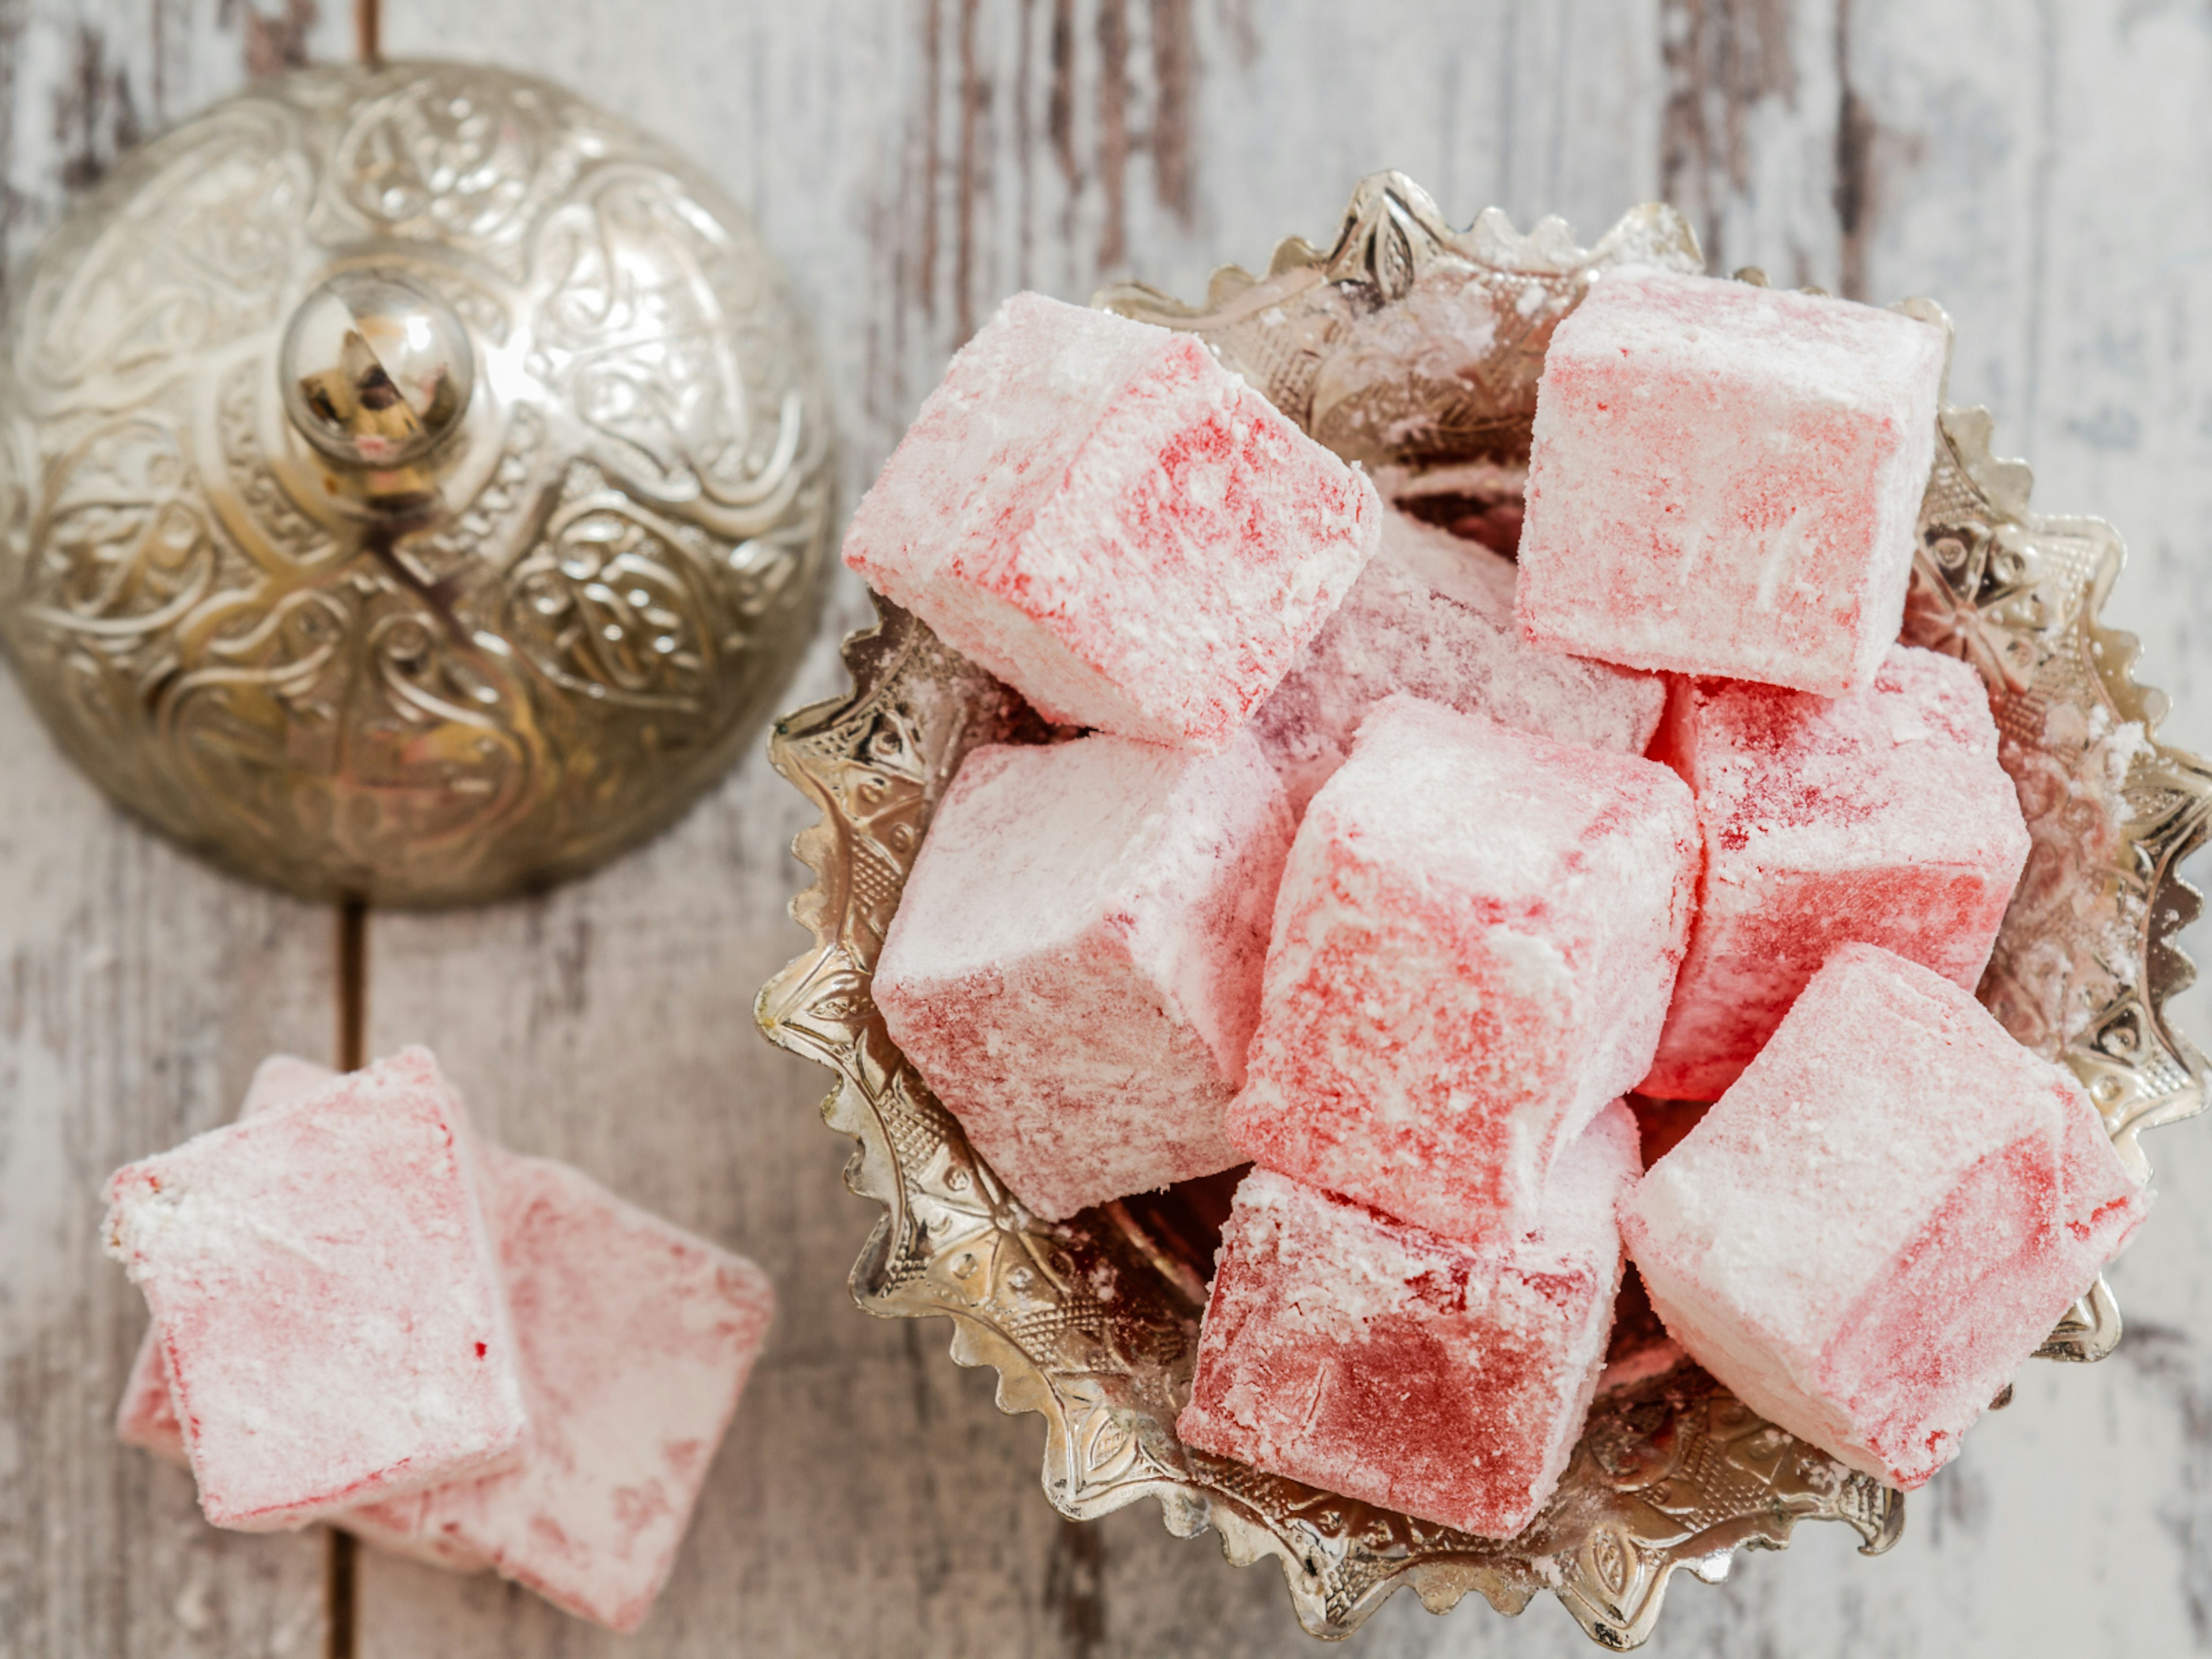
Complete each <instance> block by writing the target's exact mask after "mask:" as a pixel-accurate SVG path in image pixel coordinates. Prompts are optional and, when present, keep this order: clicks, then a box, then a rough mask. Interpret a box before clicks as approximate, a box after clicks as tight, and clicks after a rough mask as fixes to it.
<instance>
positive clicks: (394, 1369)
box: [107, 1049, 526, 1531]
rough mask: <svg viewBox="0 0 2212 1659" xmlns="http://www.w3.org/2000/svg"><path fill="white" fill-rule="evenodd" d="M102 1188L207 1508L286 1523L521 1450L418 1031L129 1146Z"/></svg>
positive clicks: (449, 1117)
mask: <svg viewBox="0 0 2212 1659" xmlns="http://www.w3.org/2000/svg"><path fill="white" fill-rule="evenodd" d="M108 1195H109V1200H110V1209H109V1212H108V1225H107V1237H108V1241H109V1248H110V1249H111V1250H112V1253H113V1254H114V1255H116V1256H117V1257H118V1260H120V1261H122V1262H123V1263H124V1265H125V1267H126V1268H127V1269H128V1271H129V1273H130V1274H131V1279H132V1280H133V1281H134V1282H136V1283H137V1285H139V1287H140V1288H141V1289H142V1290H143V1291H144V1292H145V1295H146V1300H147V1302H148V1304H149V1306H150V1307H151V1308H152V1310H153V1313H154V1319H155V1324H156V1326H157V1327H158V1328H159V1329H160V1331H161V1345H162V1349H163V1358H164V1360H165V1362H166V1364H167V1369H168V1374H169V1383H170V1389H171V1394H172V1397H173V1404H174V1411H175V1415H176V1419H177V1421H178V1423H179V1427H180V1428H181V1430H182V1432H183V1437H184V1442H185V1449H186V1451H187V1454H188V1455H189V1456H190V1458H191V1467H192V1473H193V1475H194V1477H195V1478H196V1480H197V1481H198V1484H199V1492H200V1506H201V1508H202V1510H204V1512H205V1514H206V1516H207V1517H208V1519H209V1520H210V1521H212V1522H215V1523H216V1525H217V1526H224V1527H231V1528H239V1529H240V1530H244V1531H268V1530H272V1529H274V1528H281V1527H289V1526H297V1525H299V1524H301V1523H302V1522H306V1521H309V1520H313V1519H315V1518H317V1517H319V1516H324V1515H327V1514H329V1513H330V1512H331V1511H332V1510H339V1509H346V1508H350V1507H353V1506H354V1505H356V1504H363V1503H368V1502H374V1501H377V1500H379V1499H381V1498H391V1497H398V1496H400V1495H402V1494H404V1493H406V1492H414V1491H419V1490H421V1489H422V1487H424V1486H432V1485H435V1484H437V1483H439V1482H441V1481H444V1480H453V1479H456V1478H459V1477H460V1476H464V1475H471V1474H482V1473H484V1472H487V1471H489V1470H490V1469H493V1468H498V1467H501V1466H502V1465H503V1464H505V1463H507V1462H510V1461H511V1460H512V1459H513V1457H514V1455H516V1453H517V1451H518V1449H519V1448H520V1444H521V1441H522V1437H523V1433H524V1430H525V1427H526V1419H525V1415H524V1408H523V1403H522V1393H521V1387H520V1382H519V1379H518V1377H517V1374H516V1370H515V1346H514V1342H513V1335H512V1334H511V1332H510V1329H509V1328H508V1324H507V1308H506V1301H505V1298H504V1297H502V1296H501V1292H500V1288H499V1284H498V1279H497V1274H496V1270H495V1265H494V1261H493V1257H492V1253H491V1244H490V1240H489V1237H488V1235H487V1233H486V1231H485V1228H484V1224H483V1216H482V1214H481V1212H479V1209H478V1207H477V1194H476V1187H475V1176H474V1170H473V1168H472V1164H471V1157H470V1152H469V1148H468V1146H467V1144H466V1141H465V1139H464V1138H463V1136H462V1135H461V1133H459V1106H458V1103H457V1102H456V1101H455V1100H454V1098H453V1093H452V1091H451V1090H450V1089H448V1088H447V1085H446V1083H445V1079H443V1078H441V1076H440V1075H439V1073H438V1069H437V1066H436V1063H435V1061H434V1060H431V1058H430V1056H429V1055H428V1054H426V1053H424V1052H423V1051H422V1050H421V1049H408V1050H406V1051H404V1052H403V1053H402V1054H398V1055H396V1056H394V1057H393V1058H392V1059H391V1060H385V1061H383V1062H381V1063H380V1064H379V1065H377V1066H373V1067H371V1068H370V1069H369V1070H368V1071H366V1072H362V1073H356V1074H354V1075H353V1076H350V1077H348V1078H344V1079H339V1080H337V1081H336V1082H334V1083H333V1084H331V1085H329V1086H328V1087H327V1088H325V1089H323V1090H319V1091H315V1092H314V1093H313V1094H311V1095H309V1096H308V1097H306V1098H305V1099H301V1100H298V1101H295V1102H294V1103H292V1104H290V1105H289V1106H285V1107H282V1108H279V1109H275V1110H272V1111H269V1112H264V1113H263V1114H261V1115H258V1116H257V1117H255V1118H253V1119H252V1120H250V1121H246V1122H242V1123H238V1124H234V1125H232V1126H231V1127H228V1128H223V1129H217V1130H214V1131H212V1132H211V1133H207V1134H204V1135H201V1136H199V1137H197V1139H193V1140H190V1141H187V1142H185V1144H184V1145H183V1146H179V1147H177V1148H175V1149H174V1150H173V1151H171V1152H164V1153H162V1154H161V1155H160V1156H158V1157H155V1158H147V1159H144V1160H143V1161H141V1162H139V1163H137V1164H131V1165H128V1166H127V1167H125V1168H124V1169H123V1170H118V1172H117V1173H116V1175H115V1176H113V1177H112V1180H111V1181H110V1182H109V1187H108Z"/></svg>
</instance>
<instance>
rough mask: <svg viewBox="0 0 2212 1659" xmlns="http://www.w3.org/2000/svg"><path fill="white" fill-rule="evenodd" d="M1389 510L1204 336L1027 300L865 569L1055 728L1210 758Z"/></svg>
mask: <svg viewBox="0 0 2212 1659" xmlns="http://www.w3.org/2000/svg"><path fill="white" fill-rule="evenodd" d="M1382 516H1383V509H1382V503H1381V502H1380V501H1379V500H1378V499H1377V498H1376V494H1375V489H1374V486H1373V485H1371V484H1370V483H1368V481H1367V479H1366V477H1364V475H1363V474H1361V473H1359V472H1357V471H1353V470H1352V468H1350V467H1347V466H1346V465H1345V464H1344V463H1343V462H1342V461H1340V460H1339V459H1337V458H1336V457H1335V456H1334V455H1332V454H1330V453H1328V451H1327V450H1325V449H1323V448H1322V447H1321V446H1320V445H1318V444H1316V443H1315V442H1314V441H1312V440H1311V439H1310V438H1308V437H1307V436H1306V435H1304V433H1302V432H1300V431H1299V430H1298V429H1297V427H1295V426H1293V425H1292V424H1291V422H1289V421H1288V420H1287V419H1285V417H1284V416H1282V415H1281V414H1280V413H1279V411H1278V410H1276V409H1275V408H1274V406H1273V404H1269V403H1268V402H1267V399H1266V398H1263V397H1261V395H1260V393H1258V392H1255V391H1254V390H1253V389H1252V388H1251V387H1250V386H1247V385H1246V384H1245V383H1244V382H1243V380H1239V379H1238V378H1237V376H1236V375H1234V374H1231V373H1230V372H1229V371H1228V370H1227V369H1225V368H1223V367H1222V366H1221V365H1220V364H1219V363H1218V362H1215V361H1214V358H1213V356H1212V354H1211V353H1210V352H1209V351H1207V349H1206V347H1205V346H1204V345H1203V344H1202V343H1200V341H1199V340H1198V339H1197V338H1196V337H1194V336H1193V335H1189V334H1179V333H1175V332H1172V331H1170V330H1167V329H1164V328H1156V327H1154V326H1152V325H1150V324H1147V323H1138V322H1132V321H1130V320H1129V319H1126V318H1122V317H1116V316H1113V315H1111V314H1110V313H1106V312H1103V311H1092V310H1089V309H1086V308H1085V307H1081V306H1072V305H1066V304H1064V303H1062V302H1060V301H1056V300H1048V299H1046V298H1045V297H1043V296H1042V295H1036V294H1019V295H1015V296H1014V297H1013V298H1012V299H1011V300H1009V301H1006V304H1005V305H1004V306H1002V307H1000V310H999V313H998V314H997V315H996V316H995V317H994V318H993V319H991V320H990V322H988V323H987V324H986V325H984V326H983V328H982V329H981V331H979V332H978V333H977V334H976V336H975V338H974V339H973V340H971V341H969V343H968V344H967V345H966V346H964V347H963V348H962V349H961V350H960V352H959V354H958V355H957V356H955V357H954V358H953V360H952V363H951V367H950V368H947V369H946V371H945V380H944V383H943V384H942V385H941V386H939V387H938V388H937V390H936V391H935V392H933V393H931V394H930V397H929V399H928V401H927V402H926V403H925V404H923V405H922V407H921V414H920V415H919V416H916V417H915V422H914V424H913V425H912V426H911V427H909V428H908V429H907V434H906V436H905V437H904V438H903V439H902V440H901V441H900V443H899V446H898V447H897V449H896V450H895V451H893V452H892V454H891V458H890V461H889V462H888V463H886V464H885V465H884V470H883V472H882V474H881V475H880V476H879V477H878V478H877V480H876V483H875V485H874V487H873V488H872V489H870V490H869V491H868V493H867V495H866V496H865V497H863V498H862V500H861V501H860V507H859V508H858V509H857V510H856V511H855V512H854V514H853V522H852V526H851V528H850V529H849V530H848V532H846V536H845V562H846V563H847V564H848V565H850V566H851V567H852V568H854V570H856V571H858V572H859V573H860V575H861V576H862V577H864V578H865V579H866V580H867V582H868V583H869V585H870V586H872V587H874V588H875V589H876V591H877V592H879V593H882V594H884V596H886V597H887V598H889V599H893V600H896V602H897V603H898V604H900V605H904V606H905V607H906V608H907V609H908V610H909V611H913V612H914V613H915V615H916V616H918V617H921V619H922V620H923V621H924V622H926V623H928V624H929V625H930V627H932V628H933V629H935V630H936V631H937V633H938V634H939V636H940V637H942V638H943V639H944V640H945V641H946V642H947V643H948V644H950V645H951V646H953V647H955V648H956V649H957V650H960V651H963V652H964V653H967V654H968V655H969V657H972V658H973V659H975V661H977V662H978V663H981V665H983V666H984V667H986V668H987V669H989V670H990V671H992V672H993V673H994V674H996V675H997V676H999V678H1001V679H1003V680H1005V681H1006V683H1007V684H1010V685H1012V687H1013V688H1014V689H1015V690H1018V691H1019V692H1020V693H1021V694H1022V695H1023V696H1024V697H1026V698H1028V699H1029V701H1030V702H1031V703H1032V704H1033V705H1034V706H1035V707H1036V708H1037V710H1038V711H1039V712H1040V713H1042V714H1043V715H1044V716H1045V717H1046V718H1047V719H1048V720H1056V721H1060V722H1063V723H1066V724H1070V725H1077V726H1096V727H1097V728H1099V729H1100V730H1102V731H1106V732H1116V733H1119V734H1120V735H1121V736H1124V737H1131V738H1147V739H1150V740H1151V741H1153V742H1156V743H1164V744H1176V745H1180V746H1184V747H1188V748H1192V749H1197V750H1206V751H1213V750H1219V749H1221V748H1222V747H1224V746H1225V744H1227V743H1228V742H1229V740H1230V738H1231V737H1232V736H1234V735H1235V733H1236V732H1237V728H1238V727H1239V726H1242V725H1243V722H1244V720H1245V719H1246V717H1247V716H1249V714H1251V712H1252V711H1253V710H1254V709H1255V708H1258V707H1259V705H1260V704H1261V702H1262V701H1263V700H1264V699H1265V698H1266V697H1267V694H1268V693H1269V692H1270V691H1272V690H1274V688H1275V684H1276V682H1277V681H1278V680H1279V679H1281V678H1282V677H1283V674H1284V672H1285V671H1286V670H1287V669H1288V668H1289V667H1290V665H1291V659H1292V658H1293V657H1295V656H1296V655H1297V651H1298V648H1299V647H1301V646H1303V645H1304V643H1305V642H1306V641H1308V640H1309V639H1310V638H1311V637H1312V636H1313V635H1314V632H1315V630H1316V629H1319V628H1320V626H1321V625H1322V623H1323V622H1324V621H1326V620H1327V619H1328V615H1329V613H1330V612H1331V611H1334V609H1335V608H1336V606H1337V604H1338V602H1339V601H1340V600H1341V599H1343V597H1344V595H1345V593H1346V590H1348V589H1349V588H1350V587H1351V586H1352V579H1353V578H1354V577H1356V576H1357V575H1358V574H1359V569H1360V567H1361V566H1362V565H1363V564H1364V563H1365V562H1366V561H1367V558H1368V556H1369V555H1370V554H1371V553H1372V552H1373V551H1374V550H1375V544H1376V538H1377V536H1378V535H1379V534H1380V533H1381V521H1382Z"/></svg>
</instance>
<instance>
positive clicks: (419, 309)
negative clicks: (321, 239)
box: [276, 271, 476, 471]
mask: <svg viewBox="0 0 2212 1659" xmlns="http://www.w3.org/2000/svg"><path fill="white" fill-rule="evenodd" d="M276 372H277V375H278V377H279V379H280V380H282V382H283V389H284V409H285V412H286V413H287V414H289V416H291V417H292V424H293V425H295V427H297V428H299V429H300V434H301V436H302V437H304V438H306V439H307V441H308V442H309V443H311V444H313V445H314V447H316V448H317V449H319V450H320V451H322V453H324V454H325V455H327V456H329V457H330V458H331V459H332V460H335V461H341V462H344V463H346V464H347V465H353V466H360V467H367V468H372V469H375V470H378V471H384V470H387V469H390V468H394V467H400V466H404V465H407V464H408V463H410V462H412V461H416V460H419V459H422V457H423V456H424V455H426V454H428V453H429V452H430V451H431V450H432V449H433V448H435V447H436V446H437V444H438V441H439V440H440V439H441V438H443V437H445V436H446V435H447V434H448V433H450V432H452V431H453V428H454V427H455V425H456V424H458V423H459V420H460V418H461V416H462V414H463V412H464V411H465V410H467V408H468V406H469V394H470V392H471V391H472V390H474V388H475V385H476V358H475V355H474V353H473V352H471V349H470V348H469V337H468V333H467V331H466V330H465V329H464V328H462V326H461V322H460V319H459V318H458V317H456V316H454V315H453V309H452V307H449V306H447V304H446V302H445V301H442V300H441V299H439V298H438V297H437V296H436V295H432V294H428V293H425V292H424V291H423V290H422V289H420V288H417V287H416V286H414V285H413V284H412V283H404V282H401V281H399V280H398V279H397V278H395V277H392V276H378V275H375V274H373V273H370V272H365V271H355V272H349V273H348V274H346V275H343V276H333V277H331V280H330V281H328V282H327V283H324V284H323V285H322V286H321V287H320V288H319V289H316V290H315V291H314V292H313V294H311V295H308V296H307V299H306V300H305V301H302V302H301V306H300V308H299V309H298V310H297V311H295V312H294V313H292V320H291V322H290V323H289V325H286V327H285V330H284V343H283V346H282V347H281V348H280V349H279V350H278V352H277V357H276Z"/></svg>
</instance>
